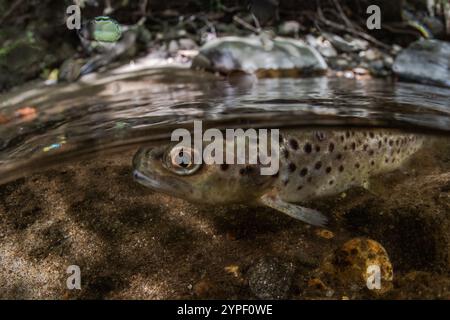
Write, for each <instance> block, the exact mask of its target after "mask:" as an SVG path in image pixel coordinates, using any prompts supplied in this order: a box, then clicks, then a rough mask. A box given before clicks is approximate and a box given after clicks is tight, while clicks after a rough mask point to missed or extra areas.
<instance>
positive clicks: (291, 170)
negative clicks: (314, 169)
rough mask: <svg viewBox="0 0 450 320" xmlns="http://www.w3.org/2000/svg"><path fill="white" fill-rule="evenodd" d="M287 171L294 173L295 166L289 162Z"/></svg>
mask: <svg viewBox="0 0 450 320" xmlns="http://www.w3.org/2000/svg"><path fill="white" fill-rule="evenodd" d="M288 169H289V171H290V172H294V171H295V170H296V169H297V166H296V165H295V164H293V163H292V162H291V163H289V166H288Z"/></svg>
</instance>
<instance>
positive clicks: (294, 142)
mask: <svg viewBox="0 0 450 320" xmlns="http://www.w3.org/2000/svg"><path fill="white" fill-rule="evenodd" d="M289 145H290V146H291V148H292V149H294V150H298V142H297V140H295V139H290V140H289Z"/></svg>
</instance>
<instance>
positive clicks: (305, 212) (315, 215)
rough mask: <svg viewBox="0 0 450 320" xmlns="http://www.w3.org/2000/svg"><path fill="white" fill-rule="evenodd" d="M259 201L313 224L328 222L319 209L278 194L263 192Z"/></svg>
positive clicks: (321, 225)
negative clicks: (285, 199)
mask: <svg viewBox="0 0 450 320" xmlns="http://www.w3.org/2000/svg"><path fill="white" fill-rule="evenodd" d="M260 201H261V202H262V203H263V204H265V205H266V206H268V207H270V208H273V209H275V210H278V211H280V212H283V213H285V214H287V215H288V216H290V217H292V218H294V219H297V220H301V221H303V222H306V223H308V224H311V225H313V226H317V227H324V226H325V225H326V224H327V222H328V218H327V217H325V216H324V215H323V214H322V213H320V212H319V211H317V210H314V209H311V208H305V207H302V206H299V205H295V204H292V203H289V202H286V201H283V200H281V199H280V198H279V197H278V196H273V195H270V194H265V195H263V196H262V197H261V199H260Z"/></svg>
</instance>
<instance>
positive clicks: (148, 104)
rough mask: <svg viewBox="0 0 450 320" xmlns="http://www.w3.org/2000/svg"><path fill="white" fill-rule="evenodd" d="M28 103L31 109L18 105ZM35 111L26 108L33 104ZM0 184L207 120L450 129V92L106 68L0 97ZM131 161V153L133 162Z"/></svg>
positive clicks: (379, 83)
mask: <svg viewBox="0 0 450 320" xmlns="http://www.w3.org/2000/svg"><path fill="white" fill-rule="evenodd" d="M26 107H28V108H32V110H35V112H31V114H29V115H28V116H26V117H24V116H18V115H17V112H18V110H21V109H23V108H26ZM28 110H30V109H28ZM0 115H1V116H2V117H3V119H8V120H7V121H5V120H4V121H3V123H2V122H1V121H0V183H4V182H7V181H11V180H13V179H15V178H18V177H21V176H25V175H28V174H31V173H32V172H35V171H40V170H43V169H44V168H45V167H48V166H51V165H56V164H60V163H61V162H62V161H69V160H75V159H77V158H79V157H86V156H87V157H89V156H91V157H92V156H102V155H104V154H106V153H108V152H119V151H120V150H123V149H128V148H137V146H138V145H140V144H144V143H152V142H155V141H158V140H160V139H164V138H167V137H169V136H170V133H171V132H172V130H173V129H175V128H178V127H182V126H183V127H189V125H190V123H192V121H193V120H198V119H201V120H203V121H204V123H203V124H204V127H216V128H235V127H239V128H246V127H271V128H280V127H296V126H336V125H339V126H383V127H385V126H388V127H399V128H407V129H408V130H414V131H416V130H435V131H438V133H439V134H446V133H448V132H450V89H446V88H437V87H431V86H426V85H419V84H411V83H401V82H394V81H389V80H381V79H368V80H354V79H344V78H327V77H318V78H305V79H259V80H257V81H255V80H254V79H251V78H239V79H223V78H219V77H217V76H214V75H211V74H206V73H200V72H196V71H192V70H188V69H171V68H166V69H150V70H144V71H138V72H136V71H135V72H128V73H127V72H114V71H112V72H109V73H106V74H103V75H92V76H89V77H85V78H84V79H83V81H80V82H78V83H74V84H59V85H55V86H42V85H34V86H32V87H28V88H24V89H20V90H16V91H13V92H10V93H8V94H6V95H3V96H0ZM130 161H131V159H130Z"/></svg>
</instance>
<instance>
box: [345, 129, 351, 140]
mask: <svg viewBox="0 0 450 320" xmlns="http://www.w3.org/2000/svg"><path fill="white" fill-rule="evenodd" d="M345 137H346V138H347V139H348V138H350V132H348V131H347V132H346V133H345Z"/></svg>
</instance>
